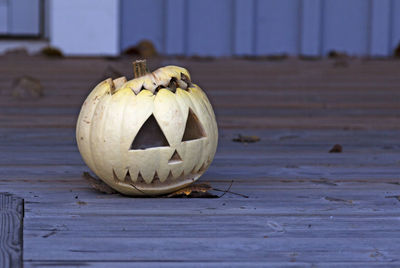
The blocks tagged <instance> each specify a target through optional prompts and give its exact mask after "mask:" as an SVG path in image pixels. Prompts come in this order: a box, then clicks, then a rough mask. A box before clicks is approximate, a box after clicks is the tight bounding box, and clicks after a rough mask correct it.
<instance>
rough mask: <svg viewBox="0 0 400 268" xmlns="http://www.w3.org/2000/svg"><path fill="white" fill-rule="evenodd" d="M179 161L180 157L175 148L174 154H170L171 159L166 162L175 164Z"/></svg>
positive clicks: (180, 160)
mask: <svg viewBox="0 0 400 268" xmlns="http://www.w3.org/2000/svg"><path fill="white" fill-rule="evenodd" d="M180 162H182V158H181V156H180V155H179V154H178V152H177V151H176V150H175V152H174V154H173V155H172V156H171V159H170V160H169V161H168V164H177V163H180Z"/></svg>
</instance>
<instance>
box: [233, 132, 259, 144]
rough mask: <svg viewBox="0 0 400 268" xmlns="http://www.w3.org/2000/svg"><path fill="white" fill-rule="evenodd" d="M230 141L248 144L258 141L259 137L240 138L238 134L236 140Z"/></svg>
mask: <svg viewBox="0 0 400 268" xmlns="http://www.w3.org/2000/svg"><path fill="white" fill-rule="evenodd" d="M232 140H233V141H235V142H243V143H250V142H257V141H260V137H258V136H242V135H240V134H239V135H238V137H237V138H233V139H232Z"/></svg>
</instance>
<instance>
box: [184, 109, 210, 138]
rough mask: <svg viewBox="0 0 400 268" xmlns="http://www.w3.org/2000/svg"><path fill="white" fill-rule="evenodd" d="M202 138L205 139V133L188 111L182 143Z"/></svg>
mask: <svg viewBox="0 0 400 268" xmlns="http://www.w3.org/2000/svg"><path fill="white" fill-rule="evenodd" d="M203 137H206V133H205V132H204V129H203V126H202V125H201V123H200V120H199V119H198V118H197V116H196V115H195V114H194V113H193V111H192V110H191V109H189V115H188V119H187V121H186V127H185V132H184V134H183V138H182V141H190V140H196V139H200V138H203Z"/></svg>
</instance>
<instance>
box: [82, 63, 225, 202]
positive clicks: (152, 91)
mask: <svg viewBox="0 0 400 268" xmlns="http://www.w3.org/2000/svg"><path fill="white" fill-rule="evenodd" d="M134 73H135V78H134V79H132V80H130V81H127V80H126V78H125V77H121V78H118V79H115V80H112V79H107V80H105V81H103V82H101V83H100V84H98V85H97V86H96V87H95V88H94V89H93V91H92V92H91V93H90V94H89V96H88V97H87V99H86V100H85V102H84V104H83V106H82V109H81V112H80V114H79V118H78V122H77V128H76V138H77V143H78V148H79V151H80V153H81V155H82V157H83V160H84V161H85V163H86V164H87V165H88V166H89V168H90V169H91V170H92V171H93V172H94V173H95V174H96V175H97V176H98V177H99V178H100V179H101V180H103V181H104V182H105V183H107V184H108V185H109V186H111V187H112V188H114V189H115V190H117V191H119V192H121V193H123V194H127V195H158V194H166V193H170V192H173V191H176V190H178V189H180V188H182V187H185V186H187V185H189V184H191V183H193V182H194V181H196V180H197V179H198V178H199V177H200V176H201V175H202V174H203V173H204V172H205V171H206V169H207V168H208V167H209V165H210V164H211V161H212V160H213V158H214V154H215V151H216V148H217V141H218V129H217V124H216V121H215V115H214V111H213V109H212V107H211V104H210V102H209V100H208V99H207V96H206V95H205V93H204V92H203V91H202V90H201V89H200V87H198V86H197V85H195V84H193V83H192V82H191V79H190V75H189V73H188V71H187V70H186V69H184V68H181V67H177V66H166V67H163V68H159V69H157V70H156V71H154V72H153V73H149V72H148V71H147V68H146V65H145V61H136V62H134Z"/></svg>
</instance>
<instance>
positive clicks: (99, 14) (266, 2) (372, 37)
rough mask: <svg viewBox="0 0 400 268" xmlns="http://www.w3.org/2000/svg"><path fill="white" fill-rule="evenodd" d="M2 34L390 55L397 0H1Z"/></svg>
mask: <svg viewBox="0 0 400 268" xmlns="http://www.w3.org/2000/svg"><path fill="white" fill-rule="evenodd" d="M0 35H1V36H2V37H3V38H2V39H4V37H5V38H7V39H12V38H10V37H18V38H20V39H21V36H22V37H23V36H25V37H35V36H36V37H39V38H41V39H42V40H47V41H48V42H49V43H50V44H51V45H53V46H56V47H59V48H60V49H61V50H62V51H63V52H64V53H65V54H67V55H68V54H70V55H117V54H119V53H120V52H121V51H124V50H125V49H127V48H129V47H131V46H133V45H135V44H137V43H138V42H139V41H141V40H143V39H148V40H150V41H151V42H152V43H153V44H154V45H155V47H156V49H157V51H158V52H159V53H161V54H167V55H199V56H234V55H239V56H242V55H250V56H262V55H278V54H289V55H307V56H323V55H326V54H327V53H328V52H329V51H332V50H335V51H339V52H345V53H347V54H349V55H360V56H367V55H370V56H390V55H391V54H392V53H393V50H394V49H395V47H396V46H397V45H398V44H399V42H400V0H218V1H216V0H0ZM0 49H1V44H0Z"/></svg>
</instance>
